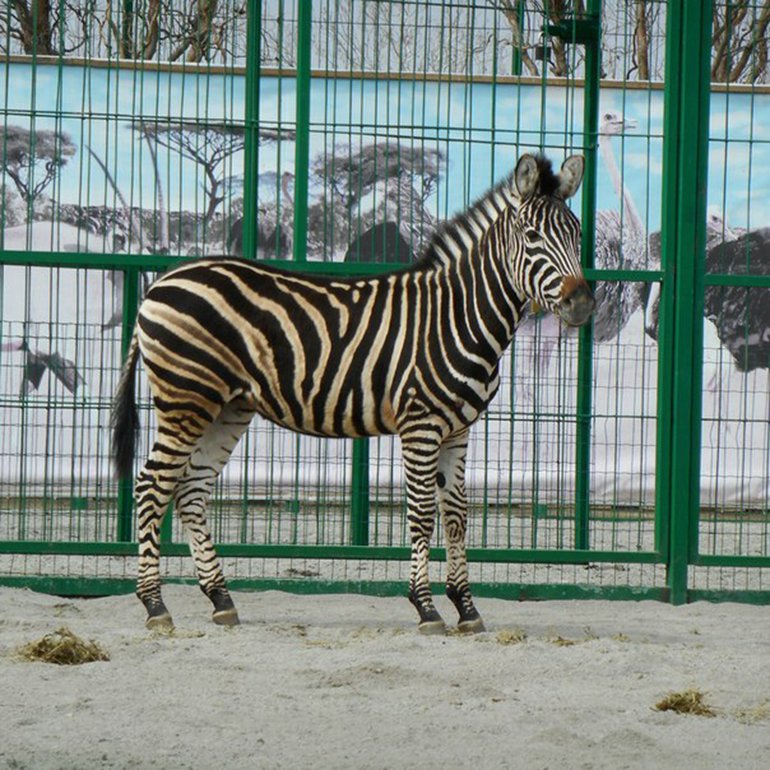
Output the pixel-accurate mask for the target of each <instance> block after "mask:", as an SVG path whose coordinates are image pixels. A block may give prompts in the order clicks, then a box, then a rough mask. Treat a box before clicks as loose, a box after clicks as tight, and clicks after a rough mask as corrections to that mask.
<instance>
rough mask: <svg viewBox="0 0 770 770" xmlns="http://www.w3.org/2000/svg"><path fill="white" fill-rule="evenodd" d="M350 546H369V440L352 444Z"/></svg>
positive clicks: (360, 440) (361, 440)
mask: <svg viewBox="0 0 770 770" xmlns="http://www.w3.org/2000/svg"><path fill="white" fill-rule="evenodd" d="M352 463H353V468H352V473H351V476H352V479H351V485H350V486H351V494H350V497H351V499H350V545H369V439H365V438H363V439H361V438H360V439H356V440H355V441H354V442H353V459H352Z"/></svg>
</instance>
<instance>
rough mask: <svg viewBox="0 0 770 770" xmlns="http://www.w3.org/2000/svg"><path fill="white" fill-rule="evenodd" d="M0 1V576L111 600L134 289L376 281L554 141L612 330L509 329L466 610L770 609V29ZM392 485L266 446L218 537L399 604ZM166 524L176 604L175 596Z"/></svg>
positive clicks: (232, 494) (283, 441)
mask: <svg viewBox="0 0 770 770" xmlns="http://www.w3.org/2000/svg"><path fill="white" fill-rule="evenodd" d="M21 5H24V4H14V5H13V6H11V5H10V4H8V5H7V7H5V9H4V10H2V11H1V12H0V13H2V19H0V75H2V78H0V103H1V104H2V110H3V117H2V122H1V123H0V159H1V162H2V167H1V168H0V170H1V171H2V184H3V186H2V193H3V194H2V201H1V202H0V239H1V240H0V276H2V278H1V280H2V293H1V296H0V421H2V431H1V432H0V484H1V485H2V486H1V488H0V583H3V584H9V585H27V586H32V587H35V588H41V589H45V590H49V591H54V592H58V593H78V594H86V593H101V592H110V591H123V590H131V589H132V587H133V580H134V571H135V567H136V560H135V552H136V544H135V542H134V540H135V521H134V511H133V503H132V491H131V487H130V485H129V484H118V483H117V482H116V481H115V480H114V478H113V476H112V473H111V470H110V467H109V459H108V457H109V446H108V444H109V430H108V426H109V408H110V400H111V396H112V392H113V390H114V387H115V384H116V381H117V374H118V371H119V368H120V362H121V360H122V356H123V354H124V352H125V349H126V345H127V341H128V338H129V336H130V333H131V328H132V324H133V319H134V316H135V313H136V308H137V306H138V303H139V301H140V299H141V296H142V294H143V292H144V290H145V289H146V287H147V285H148V283H149V282H150V281H151V280H152V278H153V276H154V275H156V274H157V273H158V271H161V270H163V269H165V268H167V267H168V266H170V265H173V264H176V263H177V262H178V261H179V260H180V259H182V258H187V257H190V256H194V255H196V254H222V253H235V254H241V255H243V256H245V257H247V258H255V259H266V260H274V261H276V262H280V264H283V265H286V266H290V267H296V268H297V269H301V270H306V271H321V272H326V273H335V274H366V273H371V272H373V271H381V270H383V269H385V268H386V267H387V266H388V265H389V264H403V263H404V262H408V261H410V260H412V259H414V258H416V256H417V255H418V254H419V253H420V250H421V249H422V248H423V246H424V245H425V243H426V241H427V240H428V239H429V238H430V235H431V233H432V232H433V231H435V229H436V228H437V227H439V226H440V223H441V221H442V220H443V219H446V218H447V217H449V216H451V215H452V214H453V213H454V212H455V211H457V210H459V209H462V208H463V207H464V206H466V205H468V204H469V202H470V201H472V200H473V199H474V198H475V197H477V196H478V195H480V194H481V193H483V192H484V190H485V189H487V188H488V187H489V186H491V184H492V183H493V182H494V181H496V179H498V178H499V177H500V176H502V175H504V174H505V173H508V172H509V171H510V169H511V168H512V167H513V165H514V163H515V160H516V158H517V157H518V156H519V155H520V154H521V152H524V151H531V150H543V151H545V152H546V153H547V154H548V155H549V156H551V157H553V158H554V159H555V160H557V161H558V162H560V161H561V159H562V158H563V157H564V156H565V155H566V154H569V153H571V152H575V151H580V152H584V153H585V155H586V158H587V162H588V163H587V173H586V178H585V181H584V184H583V188H582V193H581V195H580V197H579V198H578V202H577V204H575V205H577V206H579V208H580V214H581V218H582V221H583V226H584V243H583V253H584V260H585V264H586V272H587V274H588V275H589V277H590V279H591V280H593V281H595V284H596V289H597V296H599V297H600V299H601V305H600V309H599V311H598V313H597V316H596V318H595V321H594V324H593V325H592V328H590V329H587V330H581V332H580V334H579V335H575V334H573V333H571V332H569V331H568V330H565V329H562V328H560V327H559V326H558V325H557V324H556V323H555V322H554V321H553V319H550V318H544V317H540V316H537V315H535V316H533V317H531V318H530V319H528V320H527V321H526V322H525V323H524V324H523V325H522V328H521V329H520V330H519V332H518V333H517V337H516V340H515V342H514V345H513V347H512V350H511V351H510V353H509V354H508V355H507V356H506V358H505V359H504V363H503V381H502V385H501V388H500V393H499V395H498V397H497V398H496V400H495V402H494V403H493V405H492V407H491V408H490V410H489V412H488V414H487V415H486V416H485V417H484V419H483V420H482V421H480V422H479V424H478V425H477V426H476V427H475V428H474V431H473V441H472V444H471V448H470V454H469V459H468V487H469V495H470V501H471V511H470V521H469V545H470V551H469V558H470V560H471V562H472V565H471V566H472V570H471V571H472V581H473V583H474V589H475V593H477V594H479V595H485V594H486V595H498V596H508V597H556V596H561V597H579V596H604V597H618V598H629V597H635V598H642V597H646V598H657V599H662V600H667V601H672V602H677V603H679V602H683V601H687V600H692V599H697V598H709V599H726V598H730V599H741V600H748V601H763V602H764V601H767V600H768V598H770V589H769V586H768V582H769V580H770V572H769V570H770V513H769V512H768V489H770V421H769V417H770V388H769V387H768V369H769V368H770V318H768V321H767V322H765V321H764V320H763V318H764V317H765V316H764V315H763V312H764V306H766V305H768V302H767V300H768V299H770V293H769V292H768V288H770V259H768V258H767V257H765V255H764V254H765V252H764V251H763V243H764V240H763V235H764V230H763V226H764V225H765V223H767V224H770V211H765V210H764V207H765V203H764V200H765V199H770V196H765V195H763V185H764V183H765V182H764V178H763V175H762V174H761V173H760V172H759V169H761V168H763V167H764V166H763V160H764V154H765V153H766V152H768V151H770V137H768V136H767V135H766V134H767V130H766V128H765V126H766V125H770V121H767V120H763V117H764V116H763V112H764V111H765V110H768V109H770V89H768V88H767V87H766V86H765V85H764V83H765V81H766V79H767V77H768V73H767V71H766V70H767V63H766V60H767V54H766V51H767V34H766V28H767V23H766V19H765V15H764V10H763V6H762V5H761V4H759V3H757V4H752V3H742V4H738V5H736V4H731V5H725V4H720V3H714V5H713V7H712V6H711V5H710V4H709V3H700V4H699V3H686V2H683V1H682V0H680V1H679V2H654V1H652V0H651V1H649V2H638V3H633V4H630V3H625V2H619V1H618V2H613V1H612V0H605V2H604V3H602V2H600V1H599V0H587V2H575V3H553V2H551V3H549V2H544V3H538V2H529V3H524V2H518V1H516V0H500V2H480V1H479V2H475V3H474V2H471V3H467V2H463V3H455V2H449V1H448V0H444V1H442V2H438V1H437V2H428V3H425V2H411V1H410V0H403V1H402V2H392V3H381V2H379V3H375V2H369V1H365V0H346V2H341V1H338V2H323V3H310V2H307V1H306V0H265V2H261V3H260V2H247V3H245V4H244V3H242V2H240V0H239V1H238V2H236V1H235V0H225V1H224V2H222V1H221V0H220V2H218V3H206V2H199V3H197V4H187V3H175V2H161V3H152V2H147V3H136V2H132V3H125V2H119V1H118V0H107V2H105V3H103V4H101V5H100V4H95V5H94V4H83V7H82V8H80V9H79V10H77V8H76V6H73V5H72V4H64V3H63V2H60V3H54V4H52V7H53V10H52V11H51V14H52V15H51V16H50V18H45V19H43V18H41V15H42V14H45V13H46V10H45V9H44V8H43V7H42V6H41V5H40V4H34V3H33V4H30V7H29V11H30V16H29V19H26V18H22V16H19V14H20V11H19V10H18V9H19V8H20V7H21ZM738 6H740V7H738ZM38 22H45V23H38ZM25 25H26V26H25ZM140 381H141V382H140V384H141V388H140V393H142V394H144V395H143V398H142V401H141V405H140V407H141V416H142V431H143V432H142V438H141V442H140V449H139V455H138V462H141V461H142V455H143V453H144V452H146V450H147V442H148V439H149V436H150V435H151V429H152V421H153V415H152V410H151V405H150V402H149V398H148V392H147V388H146V384H145V382H144V380H143V375H140ZM402 486H403V485H402V475H401V466H400V456H399V446H398V443H397V441H394V440H393V439H392V438H389V437H383V438H380V439H370V440H355V441H353V440H351V441H342V440H334V441H332V440H320V439H312V438H308V437H300V436H296V435H293V434H290V433H288V432H286V431H282V430H280V429H278V428H275V427H274V426H270V425H267V424H266V423H264V422H259V423H255V425H254V426H253V427H252V428H251V430H250V431H249V433H248V434H247V436H246V437H245V438H244V440H243V442H242V445H241V446H240V447H239V449H238V450H237V451H236V454H235V455H234V457H233V459H232V460H231V462H230V464H229V465H228V467H227V469H226V471H225V473H224V474H223V477H222V480H221V482H220V483H219V485H218V487H217V493H216V496H215V500H214V501H213V503H212V510H211V515H210V522H211V525H212V530H213V533H214V537H215V540H216V542H217V543H218V549H219V551H220V553H221V554H222V555H223V556H224V557H225V570H226V574H227V575H228V577H229V579H230V583H231V584H232V585H233V586H234V587H264V586H271V587H280V588H286V589H288V590H297V591H325V590H363V591H376V592H381V593H388V592H398V593H401V592H403V591H405V581H406V579H407V575H408V554H409V538H408V532H407V528H406V521H405V516H404V495H403V490H402ZM164 527H165V530H164V533H163V553H164V554H165V556H166V557H167V558H166V559H165V560H164V562H163V568H164V569H165V579H167V580H185V581H186V580H192V579H193V569H192V562H191V560H190V559H189V557H188V555H187V554H188V551H187V546H186V545H185V544H184V542H183V538H182V533H181V530H180V529H178V527H177V524H176V522H174V521H173V518H172V517H170V516H167V517H166V521H165V522H164ZM442 557H443V554H442V551H441V539H440V536H439V540H438V542H437V548H436V549H435V551H434V560H435V561H436V562H437V565H436V569H437V570H440V569H441V564H440V562H441V560H442ZM434 577H437V575H436V576H434Z"/></svg>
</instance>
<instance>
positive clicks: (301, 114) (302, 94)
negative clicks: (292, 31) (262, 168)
mask: <svg viewBox="0 0 770 770" xmlns="http://www.w3.org/2000/svg"><path fill="white" fill-rule="evenodd" d="M312 22H313V4H312V3H311V2H310V0H299V3H298V13H297V27H298V29H297V95H296V117H297V138H296V143H295V149H294V252H293V256H294V260H295V261H296V262H306V261H307V208H308V201H307V196H308V181H309V176H310V56H311V40H312V36H311V30H312Z"/></svg>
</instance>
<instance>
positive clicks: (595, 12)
mask: <svg viewBox="0 0 770 770" xmlns="http://www.w3.org/2000/svg"><path fill="white" fill-rule="evenodd" d="M586 12H587V15H588V18H587V19H584V20H582V21H580V22H579V21H578V20H573V21H572V24H571V28H570V27H568V29H567V30H565V31H564V33H565V34H566V35H569V34H571V35H572V36H573V37H574V39H575V40H576V41H578V42H582V43H584V44H585V67H586V75H585V93H584V102H583V153H584V155H585V159H586V170H585V176H584V178H583V197H582V200H583V207H582V212H581V220H582V243H581V250H582V255H583V265H584V267H586V268H588V269H593V267H594V261H593V255H594V236H595V231H596V182H597V173H596V172H597V170H596V161H597V146H598V131H599V83H600V79H601V69H602V56H601V46H600V40H601V24H600V21H599V20H600V17H601V0H589V2H588V4H587V7H586ZM578 24H580V25H581V27H580V30H578ZM587 28H590V29H591V30H592V31H593V32H592V34H589V35H587V34H586V33H585V29H587ZM549 32H550V34H552V35H554V34H559V32H558V31H555V28H553V27H550V28H549ZM565 34H562V35H561V36H562V37H565ZM577 380H578V395H577V431H576V433H577V435H576V438H575V440H576V449H575V548H576V549H578V550H586V549H588V548H589V535H590V505H591V501H590V498H591V489H590V486H591V485H590V476H591V412H592V401H593V399H592V392H591V388H592V381H593V334H592V325H590V324H589V325H588V326H584V327H583V328H582V329H581V330H580V342H579V350H578V372H577Z"/></svg>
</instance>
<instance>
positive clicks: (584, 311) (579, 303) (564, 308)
mask: <svg viewBox="0 0 770 770" xmlns="http://www.w3.org/2000/svg"><path fill="white" fill-rule="evenodd" d="M595 308H596V300H595V299H594V295H593V294H592V293H591V289H589V288H588V284H587V283H586V282H585V281H584V280H582V279H578V278H572V277H570V278H567V279H565V281H564V287H563V289H562V298H561V302H559V305H558V308H557V310H556V313H557V315H558V316H559V318H561V319H562V321H564V322H565V323H566V324H569V325H570V326H584V325H585V324H587V323H588V321H589V319H590V318H591V316H592V315H593V312H594V310H595Z"/></svg>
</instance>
